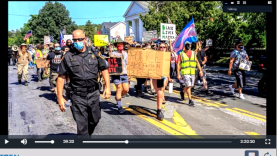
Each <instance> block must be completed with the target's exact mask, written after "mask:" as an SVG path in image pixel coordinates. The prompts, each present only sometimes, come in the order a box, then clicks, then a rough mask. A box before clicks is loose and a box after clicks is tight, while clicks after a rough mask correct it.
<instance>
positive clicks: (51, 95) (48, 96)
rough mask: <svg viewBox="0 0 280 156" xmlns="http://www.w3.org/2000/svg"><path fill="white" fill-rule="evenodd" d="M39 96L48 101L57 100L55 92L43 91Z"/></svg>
mask: <svg viewBox="0 0 280 156" xmlns="http://www.w3.org/2000/svg"><path fill="white" fill-rule="evenodd" d="M39 97H44V98H46V99H48V100H50V101H54V102H57V100H56V95H55V93H44V94H42V95H39Z"/></svg>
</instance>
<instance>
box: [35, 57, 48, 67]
mask: <svg viewBox="0 0 280 156" xmlns="http://www.w3.org/2000/svg"><path fill="white" fill-rule="evenodd" d="M35 61H36V67H37V68H45V67H46V63H47V60H46V59H43V58H40V59H36V60H35Z"/></svg>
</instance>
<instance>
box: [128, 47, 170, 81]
mask: <svg viewBox="0 0 280 156" xmlns="http://www.w3.org/2000/svg"><path fill="white" fill-rule="evenodd" d="M127 62H128V64H127V75H128V76H129V77H136V78H152V79H161V77H162V76H167V77H168V76H169V69H170V52H162V51H157V50H153V49H146V50H143V49H139V48H129V49H128V61H127Z"/></svg>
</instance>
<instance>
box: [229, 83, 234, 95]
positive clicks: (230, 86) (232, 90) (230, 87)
mask: <svg viewBox="0 0 280 156" xmlns="http://www.w3.org/2000/svg"><path fill="white" fill-rule="evenodd" d="M228 87H229V89H230V91H231V93H232V94H234V88H232V85H229V86H228Z"/></svg>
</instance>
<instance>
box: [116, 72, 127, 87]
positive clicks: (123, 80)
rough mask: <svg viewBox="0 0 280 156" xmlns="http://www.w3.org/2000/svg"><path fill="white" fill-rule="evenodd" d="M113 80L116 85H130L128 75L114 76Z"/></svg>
mask: <svg viewBox="0 0 280 156" xmlns="http://www.w3.org/2000/svg"><path fill="white" fill-rule="evenodd" d="M112 80H113V82H114V84H115V85H119V84H121V83H128V77H127V75H126V74H124V75H112Z"/></svg>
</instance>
